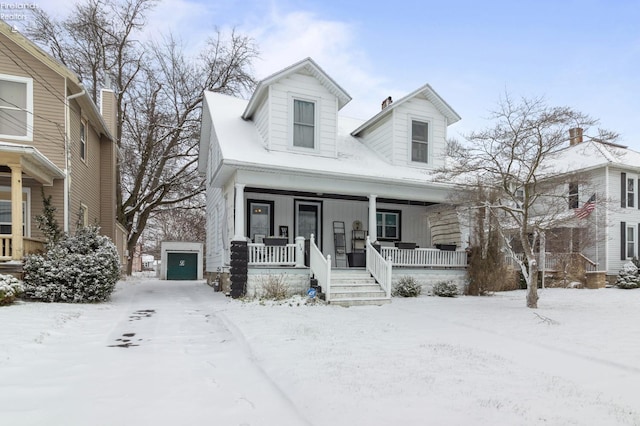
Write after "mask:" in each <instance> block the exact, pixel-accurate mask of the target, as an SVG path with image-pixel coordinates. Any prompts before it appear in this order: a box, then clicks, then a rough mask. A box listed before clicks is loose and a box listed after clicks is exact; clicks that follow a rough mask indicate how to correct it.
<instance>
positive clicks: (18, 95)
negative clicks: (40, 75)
mask: <svg viewBox="0 0 640 426" xmlns="http://www.w3.org/2000/svg"><path fill="white" fill-rule="evenodd" d="M0 136H3V137H7V138H12V139H20V140H30V139H31V138H32V136H33V81H32V80H31V79H30V78H24V77H14V76H8V75H2V74H0Z"/></svg>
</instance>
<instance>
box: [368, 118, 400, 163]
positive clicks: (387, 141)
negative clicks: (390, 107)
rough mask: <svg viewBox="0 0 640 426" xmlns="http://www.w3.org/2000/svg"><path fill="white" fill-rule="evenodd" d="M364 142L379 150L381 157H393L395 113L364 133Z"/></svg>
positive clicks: (386, 158) (389, 158)
mask: <svg viewBox="0 0 640 426" xmlns="http://www.w3.org/2000/svg"><path fill="white" fill-rule="evenodd" d="M362 142H363V143H364V144H365V145H367V146H368V147H369V148H371V149H372V150H373V151H375V152H377V153H378V154H379V155H380V157H381V158H384V159H385V160H387V161H389V162H391V161H392V159H393V113H391V114H389V115H387V116H386V117H385V118H383V119H382V120H380V122H378V123H376V125H375V126H373V127H371V128H370V129H367V130H366V131H364V132H363V133H362Z"/></svg>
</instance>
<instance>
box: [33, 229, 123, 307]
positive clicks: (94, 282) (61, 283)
mask: <svg viewBox="0 0 640 426" xmlns="http://www.w3.org/2000/svg"><path fill="white" fill-rule="evenodd" d="M98 230H99V229H98V227H96V226H88V227H82V228H79V229H78V230H77V231H76V233H75V235H63V236H61V237H60V239H59V240H58V241H55V242H54V241H50V242H49V244H48V245H47V252H46V253H44V254H33V255H29V256H27V257H26V260H25V263H24V287H25V289H24V290H25V291H24V297H25V298H28V299H33V300H40V301H43V302H68V303H93V302H104V301H106V300H107V299H108V298H109V296H110V295H111V293H112V292H113V290H114V288H115V285H116V282H117V281H118V279H119V278H120V261H119V259H118V252H117V250H116V247H115V245H114V244H113V242H111V240H110V239H109V238H108V237H106V236H104V235H100V234H99V233H98Z"/></svg>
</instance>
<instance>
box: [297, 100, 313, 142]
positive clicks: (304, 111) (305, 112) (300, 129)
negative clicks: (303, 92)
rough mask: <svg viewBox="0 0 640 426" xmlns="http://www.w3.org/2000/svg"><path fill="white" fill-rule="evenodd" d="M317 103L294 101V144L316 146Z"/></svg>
mask: <svg viewBox="0 0 640 426" xmlns="http://www.w3.org/2000/svg"><path fill="white" fill-rule="evenodd" d="M315 107H316V106H315V104H314V103H313V102H308V101H301V100H299V99H294V101H293V146H296V147H300V148H315V132H316V131H315Z"/></svg>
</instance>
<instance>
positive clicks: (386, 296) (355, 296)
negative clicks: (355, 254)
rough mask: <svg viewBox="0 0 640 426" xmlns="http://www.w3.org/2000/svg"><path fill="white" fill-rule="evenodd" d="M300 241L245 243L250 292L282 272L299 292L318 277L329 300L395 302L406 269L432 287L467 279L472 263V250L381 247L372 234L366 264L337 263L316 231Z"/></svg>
mask: <svg viewBox="0 0 640 426" xmlns="http://www.w3.org/2000/svg"><path fill="white" fill-rule="evenodd" d="M295 241H296V242H295V243H294V244H284V245H268V244H265V243H247V244H246V249H247V259H248V261H247V267H248V273H247V278H248V279H247V283H246V286H247V288H246V293H247V294H249V295H250V296H253V297H257V296H259V295H260V293H261V290H260V288H259V287H260V285H261V282H263V281H264V280H265V279H267V277H269V276H280V277H281V278H283V279H285V277H286V279H285V280H286V281H287V285H288V286H289V287H290V290H291V291H292V292H294V293H304V292H305V291H306V290H307V289H308V288H309V286H310V284H311V279H313V280H314V282H316V283H317V287H318V288H319V289H320V290H321V291H322V294H323V295H324V298H325V300H326V301H327V302H329V303H333V304H338V305H342V306H352V305H363V304H367V305H368V304H375V305H380V304H384V303H389V302H390V300H391V289H392V285H393V283H394V282H395V281H397V279H399V277H401V276H403V275H411V276H414V277H418V280H419V281H420V282H421V283H422V285H423V288H425V290H427V291H428V290H429V289H430V287H431V286H432V285H433V284H434V283H435V282H437V281H441V280H447V279H453V280H454V281H458V282H461V281H463V279H464V276H465V269H466V266H467V253H466V252H465V251H462V250H459V251H451V250H441V249H426V248H414V249H404V248H396V247H376V246H374V245H373V244H371V241H370V239H369V238H367V240H366V244H365V247H364V250H363V252H364V253H363V254H364V258H365V263H364V265H363V267H336V266H332V263H333V262H332V258H331V255H326V256H325V255H324V254H322V252H321V251H320V249H319V248H318V246H317V245H316V241H315V237H314V236H313V235H312V236H311V238H310V239H309V240H307V241H306V242H305V238H304V237H297V238H296V239H295ZM232 275H233V269H232ZM232 282H233V279H232ZM232 285H233V284H232Z"/></svg>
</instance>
